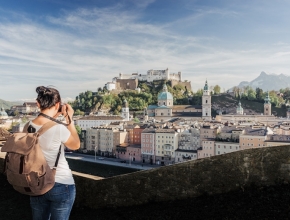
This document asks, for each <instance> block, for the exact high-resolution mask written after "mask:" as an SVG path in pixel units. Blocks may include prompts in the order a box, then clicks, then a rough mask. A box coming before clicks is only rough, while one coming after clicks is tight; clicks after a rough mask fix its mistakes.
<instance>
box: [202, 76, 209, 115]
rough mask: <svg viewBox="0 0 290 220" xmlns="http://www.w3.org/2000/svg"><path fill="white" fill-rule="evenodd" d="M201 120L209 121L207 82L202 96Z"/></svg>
mask: <svg viewBox="0 0 290 220" xmlns="http://www.w3.org/2000/svg"><path fill="white" fill-rule="evenodd" d="M202 118H203V119H205V120H211V95H210V91H209V89H208V85H207V80H206V81H205V85H204V88H203V95H202Z"/></svg>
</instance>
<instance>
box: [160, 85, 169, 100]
mask: <svg viewBox="0 0 290 220" xmlns="http://www.w3.org/2000/svg"><path fill="white" fill-rule="evenodd" d="M169 99H171V100H173V96H172V94H171V93H170V92H168V91H167V86H166V85H165V84H164V85H163V91H162V92H161V93H159V95H158V100H169Z"/></svg>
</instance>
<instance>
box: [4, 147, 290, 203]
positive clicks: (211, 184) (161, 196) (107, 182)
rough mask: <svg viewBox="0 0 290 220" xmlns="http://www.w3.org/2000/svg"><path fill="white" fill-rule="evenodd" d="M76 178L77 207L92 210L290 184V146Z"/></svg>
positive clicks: (75, 175)
mask: <svg viewBox="0 0 290 220" xmlns="http://www.w3.org/2000/svg"><path fill="white" fill-rule="evenodd" d="M0 169H3V158H2V159H0ZM74 178H75V182H76V187H77V197H76V202H75V203H76V205H78V206H85V207H90V208H93V209H97V208H103V207H120V206H133V205H140V204H145V203H149V202H151V201H170V200H177V199H184V198H189V197H197V196H200V195H213V194H220V193H226V192H229V191H235V190H239V189H243V190H246V189H247V187H248V186H251V187H253V186H257V187H260V186H270V185H276V184H280V183H288V182H290V146H279V147H268V148H256V149H248V150H243V151H237V152H233V153H229V154H224V155H219V156H214V157H210V158H203V159H199V160H194V161H188V162H184V163H179V164H175V165H171V166H165V167H160V168H156V169H152V170H146V171H138V172H135V173H130V174H125V175H120V176H115V177H111V178H107V179H102V178H98V177H94V176H90V175H86V174H80V173H74Z"/></svg>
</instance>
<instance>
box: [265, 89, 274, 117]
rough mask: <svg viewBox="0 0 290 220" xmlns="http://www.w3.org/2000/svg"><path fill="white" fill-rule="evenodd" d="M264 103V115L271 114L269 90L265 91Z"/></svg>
mask: <svg viewBox="0 0 290 220" xmlns="http://www.w3.org/2000/svg"><path fill="white" fill-rule="evenodd" d="M264 100H265V103H264V115H271V114H272V112H271V99H270V96H269V92H268V93H267V96H266V98H265V99H264Z"/></svg>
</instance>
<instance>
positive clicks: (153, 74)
mask: <svg viewBox="0 0 290 220" xmlns="http://www.w3.org/2000/svg"><path fill="white" fill-rule="evenodd" d="M158 80H166V81H170V82H171V86H172V87H173V86H175V85H177V84H182V85H184V86H185V87H186V88H187V90H189V91H191V83H190V81H184V82H183V81H182V74H181V72H178V73H170V70H169V69H168V68H167V69H165V70H153V69H151V70H148V71H147V74H139V73H132V74H124V73H119V77H114V78H113V79H112V82H108V83H107V84H105V87H106V88H107V89H108V90H109V91H112V90H127V89H130V90H138V82H144V81H146V82H154V81H158Z"/></svg>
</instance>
